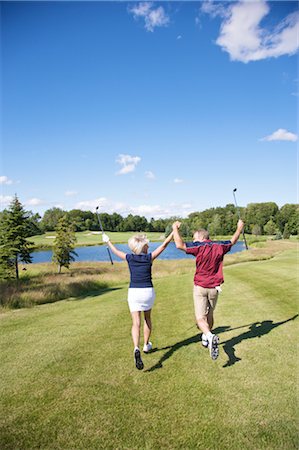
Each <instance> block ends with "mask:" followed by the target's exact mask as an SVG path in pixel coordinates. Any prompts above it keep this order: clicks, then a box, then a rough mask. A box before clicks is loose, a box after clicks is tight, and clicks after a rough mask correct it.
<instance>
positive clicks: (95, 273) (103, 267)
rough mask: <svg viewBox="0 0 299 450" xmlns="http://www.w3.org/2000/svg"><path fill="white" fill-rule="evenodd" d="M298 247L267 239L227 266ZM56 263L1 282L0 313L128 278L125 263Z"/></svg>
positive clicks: (159, 273) (178, 268)
mask: <svg viewBox="0 0 299 450" xmlns="http://www.w3.org/2000/svg"><path fill="white" fill-rule="evenodd" d="M292 248H293V249H295V248H296V244H295V243H294V242H291V241H267V242H264V243H262V244H261V245H259V246H258V247H256V248H252V249H250V250H249V251H244V252H240V253H235V254H231V255H230V254H229V255H226V257H225V261H224V265H231V264H236V263H241V262H249V261H261V260H266V259H271V258H273V257H274V256H275V255H277V254H278V253H279V252H282V251H284V250H287V249H292ZM193 268H194V261H193V260H190V259H188V260H186V259H185V260H176V261H165V260H164V261H163V260H159V259H158V260H157V261H155V264H154V276H155V277H156V278H161V277H164V276H166V275H170V274H172V275H173V276H176V275H177V274H179V275H180V274H184V273H189V272H190V271H192V270H193ZM56 272H57V267H56V265H55V264H53V263H43V264H27V265H26V271H22V270H21V271H20V280H10V281H0V289H1V296H0V312H1V308H2V311H3V310H5V309H4V308H6V307H9V308H23V307H31V306H34V305H41V304H44V303H53V302H56V301H59V300H64V299H67V298H70V297H72V298H82V297H84V296H85V295H91V293H93V294H95V295H96V294H99V293H101V292H102V291H104V290H107V289H110V288H114V287H115V286H116V287H117V286H118V285H119V284H123V283H126V282H127V281H128V268H127V265H126V263H117V262H115V263H114V266H113V267H112V266H111V265H110V263H102V262H94V263H93V262H81V263H76V262H75V263H73V264H71V268H70V270H67V269H63V273H62V274H57V273H56Z"/></svg>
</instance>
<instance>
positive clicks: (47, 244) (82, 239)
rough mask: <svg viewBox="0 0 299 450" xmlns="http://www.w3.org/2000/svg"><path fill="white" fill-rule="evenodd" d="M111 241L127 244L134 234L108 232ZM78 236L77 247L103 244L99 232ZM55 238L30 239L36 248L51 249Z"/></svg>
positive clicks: (152, 235)
mask: <svg viewBox="0 0 299 450" xmlns="http://www.w3.org/2000/svg"><path fill="white" fill-rule="evenodd" d="M107 233H108V235H109V237H110V239H111V241H112V242H114V243H115V244H116V243H124V242H125V243H127V242H128V239H129V238H130V237H131V236H133V234H135V233H133V232H113V231H109V232H107ZM75 235H76V239H77V242H76V246H77V247H82V246H89V245H101V244H102V243H103V242H102V236H101V233H100V232H98V231H82V232H78V233H75ZM146 235H147V237H148V238H149V240H150V241H161V240H163V239H164V233H146ZM54 238H55V232H54V231H53V232H48V233H45V234H41V235H38V236H32V237H30V238H29V240H30V241H31V242H33V243H34V245H35V246H36V248H39V249H44V248H51V247H52V245H53V241H54Z"/></svg>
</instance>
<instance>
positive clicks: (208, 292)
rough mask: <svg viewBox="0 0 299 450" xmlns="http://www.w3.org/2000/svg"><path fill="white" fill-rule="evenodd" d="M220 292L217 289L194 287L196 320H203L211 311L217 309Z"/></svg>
mask: <svg viewBox="0 0 299 450" xmlns="http://www.w3.org/2000/svg"><path fill="white" fill-rule="evenodd" d="M217 299H218V291H217V289H216V288H203V287H201V286H196V285H194V287H193V300H194V311H195V317H196V320H198V319H203V318H204V317H206V316H207V315H208V313H209V311H210V310H211V309H212V310H213V311H214V309H215V308H216V304H217Z"/></svg>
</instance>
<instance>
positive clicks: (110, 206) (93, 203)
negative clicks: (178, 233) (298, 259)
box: [75, 197, 192, 219]
mask: <svg viewBox="0 0 299 450" xmlns="http://www.w3.org/2000/svg"><path fill="white" fill-rule="evenodd" d="M97 206H99V210H98V211H99V213H104V212H105V213H108V214H112V213H114V212H116V213H118V214H121V215H122V216H123V217H126V216H127V215H128V214H133V215H140V216H145V217H146V218H147V219H150V218H151V217H154V218H155V219H157V218H166V217H171V216H181V217H187V216H188V214H190V213H191V212H192V209H191V206H192V205H190V203H181V204H178V203H172V204H170V205H168V206H167V207H165V206H162V205H157V204H155V205H151V204H141V205H129V204H127V203H123V202H114V201H113V200H110V199H107V198H105V197H101V198H97V199H94V200H86V201H82V202H79V203H77V204H76V205H75V208H78V209H82V210H84V211H93V212H95V211H96V207H97Z"/></svg>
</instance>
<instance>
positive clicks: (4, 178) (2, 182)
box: [0, 175, 12, 184]
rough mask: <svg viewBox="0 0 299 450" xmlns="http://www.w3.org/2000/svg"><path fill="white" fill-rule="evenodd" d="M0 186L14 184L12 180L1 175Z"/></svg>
mask: <svg viewBox="0 0 299 450" xmlns="http://www.w3.org/2000/svg"><path fill="white" fill-rule="evenodd" d="M0 184H12V180H10V179H9V178H8V177H7V176H5V175H0Z"/></svg>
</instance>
